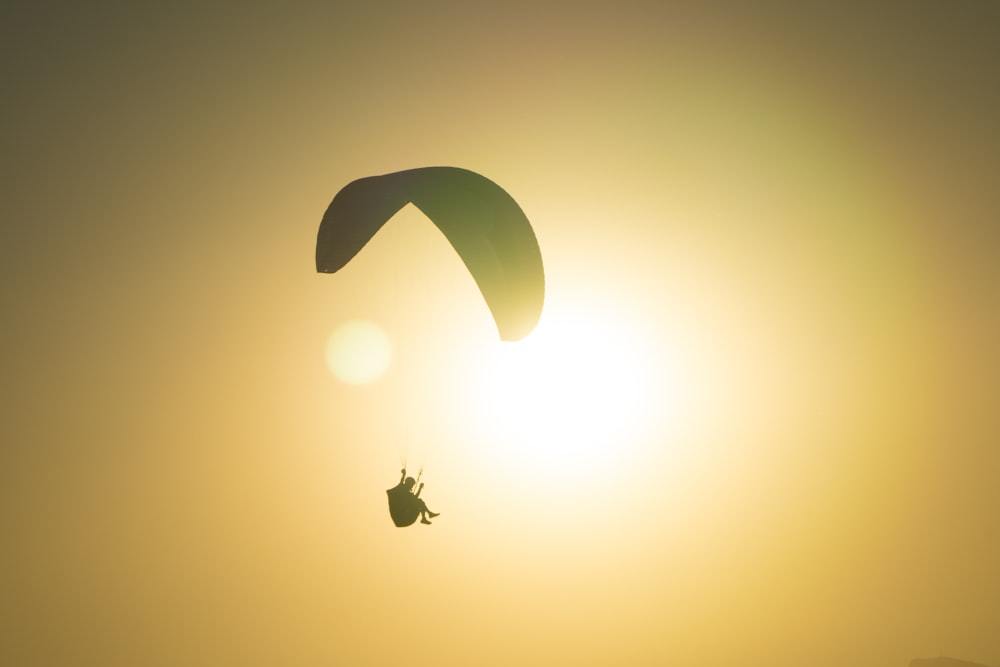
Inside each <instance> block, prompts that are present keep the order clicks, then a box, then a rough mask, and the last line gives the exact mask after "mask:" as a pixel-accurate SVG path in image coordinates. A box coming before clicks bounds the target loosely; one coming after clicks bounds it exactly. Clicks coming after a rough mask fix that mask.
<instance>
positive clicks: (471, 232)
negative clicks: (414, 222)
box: [316, 167, 545, 341]
mask: <svg viewBox="0 0 1000 667" xmlns="http://www.w3.org/2000/svg"><path fill="white" fill-rule="evenodd" d="M408 203H412V204H413V205H414V206H416V207H417V208H418V209H420V210H421V211H423V213H424V214H425V215H426V216H427V217H428V218H430V220H431V221H432V222H433V223H434V224H435V225H437V227H438V229H440V230H441V232H442V233H443V234H444V235H445V238H447V239H448V241H449V242H450V243H451V245H452V247H453V248H454V249H455V251H456V252H457V253H458V255H459V257H461V259H462V261H463V262H464V263H465V266H466V268H468V270H469V273H470V274H472V277H473V279H474V280H475V281H476V284H477V285H478V287H479V291H480V292H481V293H482V295H483V299H484V300H485V301H486V305H487V306H488V307H489V309H490V312H491V313H492V315H493V319H494V321H495V322H496V326H497V330H498V331H499V333H500V338H501V339H502V340H508V341H514V340H520V339H521V338H524V337H525V336H527V335H528V334H529V333H530V332H531V331H532V329H534V328H535V325H536V324H537V323H538V319H539V317H540V316H541V312H542V302H543V301H544V296H545V277H544V272H543V270H542V255H541V252H540V251H539V249H538V241H537V240H536V238H535V233H534V231H533V230H532V228H531V223H529V222H528V218H527V217H526V216H525V215H524V212H523V211H522V210H521V207H520V206H518V204H517V202H516V201H514V199H513V198H512V197H511V196H510V195H509V194H507V193H506V192H505V191H504V190H503V188H501V187H500V186H499V185H497V184H496V183H494V182H493V181H491V180H489V179H488V178H485V177H484V176H480V175H479V174H477V173H475V172H472V171H469V170H467V169H459V168H457V167H423V168H419V169H409V170H406V171H398V172H394V173H391V174H384V175H381V176H369V177H367V178H361V179H358V180H356V181H352V182H351V183H348V184H347V185H346V186H344V188H343V189H341V190H340V192H338V193H337V195H336V196H335V197H334V198H333V201H332V202H331V203H330V206H329V207H328V208H327V210H326V213H325V214H324V215H323V220H322V222H321V223H320V227H319V234H318V236H317V239H316V270H317V271H318V272H320V273H334V272H336V271H338V270H340V269H341V268H343V267H344V266H345V265H346V264H347V263H348V262H350V261H351V259H352V258H353V257H354V256H355V255H357V254H358V252H360V251H361V249H362V248H363V247H364V246H365V244H367V243H368V241H369V240H371V238H372V237H373V236H374V235H375V233H376V232H378V230H379V229H381V228H382V225H384V224H385V223H386V222H387V221H388V220H389V219H390V218H391V217H392V216H393V215H395V214H396V212H397V211H399V210H400V209H401V208H403V207H404V206H405V205H406V204H408Z"/></svg>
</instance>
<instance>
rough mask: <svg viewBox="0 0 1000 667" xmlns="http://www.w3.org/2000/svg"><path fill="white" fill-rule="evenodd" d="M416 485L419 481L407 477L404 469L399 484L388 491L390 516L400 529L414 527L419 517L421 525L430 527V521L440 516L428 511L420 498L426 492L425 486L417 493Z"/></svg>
mask: <svg viewBox="0 0 1000 667" xmlns="http://www.w3.org/2000/svg"><path fill="white" fill-rule="evenodd" d="M416 483H417V480H415V479H413V478H412V477H407V476H406V468H403V469H402V470H401V471H400V477H399V484H397V485H396V486H394V487H392V488H391V489H388V490H387V491H386V495H388V496H389V516H391V517H392V522H393V523H394V524H396V526H398V527H399V528H403V527H405V526H410V525H413V523H414V522H415V521H416V520H417V517H418V516H419V517H420V523H423V524H427V525H430V523H431V522H430V520H431V519H433V518H434V517H436V516H438V515H439V513H438V512H432V511H430V510H429V509H427V503H425V502H424V501H423V499H421V498H420V492H421V491H423V490H424V485H423V484H421V485H420V486H419V487H417V490H416V491H414V490H413V487H414V485H416Z"/></svg>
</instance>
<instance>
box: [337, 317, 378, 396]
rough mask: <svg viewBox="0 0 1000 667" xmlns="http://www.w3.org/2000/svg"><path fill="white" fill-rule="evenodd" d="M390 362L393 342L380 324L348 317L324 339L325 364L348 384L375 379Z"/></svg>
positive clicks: (365, 382)
mask: <svg viewBox="0 0 1000 667" xmlns="http://www.w3.org/2000/svg"><path fill="white" fill-rule="evenodd" d="M390 363H392V344H391V343H390V342H389V337H388V336H386V334H385V332H384V331H382V329H381V327H379V326H378V325H377V324H374V323H373V322H368V321H366V320H351V321H349V322H345V323H344V324H341V325H340V326H339V327H337V328H336V329H335V330H334V331H333V333H332V334H330V337H329V338H328V339H327V342H326V364H327V366H328V367H329V368H330V371H331V372H332V373H333V374H334V375H335V376H336V377H337V378H338V379H339V380H341V381H342V382H346V383H347V384H368V383H370V382H374V381H375V380H378V379H379V378H381V377H382V376H383V375H385V372H386V371H387V370H388V369H389V364H390Z"/></svg>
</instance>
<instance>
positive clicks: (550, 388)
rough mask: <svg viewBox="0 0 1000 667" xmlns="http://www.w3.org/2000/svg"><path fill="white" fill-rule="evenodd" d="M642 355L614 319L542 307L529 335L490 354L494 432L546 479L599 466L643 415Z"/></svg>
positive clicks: (646, 401)
mask: <svg viewBox="0 0 1000 667" xmlns="http://www.w3.org/2000/svg"><path fill="white" fill-rule="evenodd" d="M643 356H644V355H643V346H642V345H641V344H640V343H639V341H637V340H635V338H634V336H633V335H632V333H631V332H629V331H628V330H626V329H625V328H624V327H623V326H622V325H621V324H620V322H618V321H617V320H615V319H614V318H609V317H602V316H600V315H599V314H598V313H593V312H572V313H555V312H547V313H546V314H545V315H543V317H542V321H541V322H540V323H539V325H538V327H537V328H536V330H535V331H534V332H532V334H531V335H529V336H528V337H527V338H525V339H524V340H522V341H519V342H517V343H510V344H503V345H501V346H500V347H499V350H498V353H497V355H496V356H495V358H494V359H493V360H492V361H493V363H492V364H491V373H490V374H489V375H490V380H489V383H490V386H489V389H488V395H489V400H488V401H487V404H488V406H489V408H488V410H489V411H490V412H491V413H492V414H491V415H490V416H491V419H490V420H489V421H490V422H491V423H492V424H494V425H495V428H496V430H497V431H496V433H495V436H497V437H500V438H503V439H504V442H505V445H507V446H508V447H510V448H512V449H513V450H514V453H515V454H516V455H517V458H518V460H519V462H520V463H521V464H522V465H525V466H528V467H530V468H532V469H533V470H534V472H535V473H536V474H540V475H543V476H546V477H550V476H554V475H555V476H558V475H560V474H561V473H568V474H572V475H576V474H582V473H585V472H588V471H592V470H594V469H596V468H599V467H602V466H604V465H605V464H606V463H608V462H609V461H610V460H611V459H612V458H614V457H616V455H617V452H618V451H620V446H621V444H622V443H623V441H627V440H629V439H631V438H632V437H633V436H634V435H635V434H636V433H638V432H639V431H640V430H641V429H642V428H644V426H645V425H646V421H647V419H648V417H649V406H650V404H651V400H650V391H649V386H648V382H647V381H646V378H645V377H644V373H643V369H644V367H646V366H648V361H649V360H648V359H645V360H644V358H643ZM644 362H645V365H644Z"/></svg>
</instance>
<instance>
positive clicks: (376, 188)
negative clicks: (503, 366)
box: [316, 167, 545, 527]
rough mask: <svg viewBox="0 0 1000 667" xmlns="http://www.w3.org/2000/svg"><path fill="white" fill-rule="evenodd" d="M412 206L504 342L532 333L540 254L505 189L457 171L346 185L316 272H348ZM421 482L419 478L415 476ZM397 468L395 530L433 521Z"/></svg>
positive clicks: (540, 295) (541, 290)
mask: <svg viewBox="0 0 1000 667" xmlns="http://www.w3.org/2000/svg"><path fill="white" fill-rule="evenodd" d="M407 204H413V205H414V206H416V207H417V208H418V209H420V210H421V211H422V212H423V213H424V214H425V215H426V216H427V217H428V218H429V219H430V220H431V221H432V222H433V223H434V224H435V225H436V226H437V228H438V229H440V230H441V232H442V233H443V234H444V236H445V238H447V239H448V242H449V243H451V245H452V247H453V248H454V249H455V251H456V252H457V253H458V256H459V257H460V258H461V259H462V261H463V262H464V263H465V266H466V268H467V269H468V270H469V273H470V274H471V275H472V278H473V279H474V280H475V281H476V285H477V286H478V287H479V291H480V292H481V293H482V295H483V299H484V300H485V301H486V305H487V306H488V307H489V309H490V312H491V314H492V315H493V320H494V321H495V323H496V326H497V331H498V332H499V334H500V338H501V339H502V340H508V341H516V340H520V339H522V338H524V337H525V336H527V335H528V334H529V333H531V331H532V330H533V329H534V328H535V325H536V324H537V323H538V319H539V317H540V316H541V312H542V302H543V301H544V297H545V276H544V271H543V269H542V255H541V252H540V251H539V249H538V241H537V240H536V238H535V233H534V230H532V228H531V223H529V222H528V218H527V217H526V216H525V215H524V212H523V211H522V210H521V207H520V206H518V204H517V202H516V201H514V199H513V198H512V197H511V196H510V195H509V194H507V193H506V192H505V191H504V190H503V188H501V187H500V186H499V185H497V184H496V183H494V182H493V181H491V180H489V179H488V178H485V177H483V176H480V175H479V174H477V173H475V172H472V171H468V170H467V169H459V168H457V167H423V168H420V169H410V170H407V171H398V172H394V173H391V174H384V175H381V176H369V177H367V178H360V179H358V180H356V181H352V182H351V183H348V184H347V185H346V186H344V187H343V188H342V189H341V190H340V192H338V193H337V195H336V196H335V197H334V198H333V201H332V202H331V203H330V205H329V207H328V208H327V209H326V213H325V214H324V215H323V220H322V222H321V223H320V226H319V233H318V235H317V238H316V270H317V271H318V272H320V273H335V272H337V271H339V270H340V269H341V268H343V267H344V266H346V265H347V264H348V262H350V261H351V259H353V258H354V257H355V256H356V255H357V254H358V253H359V252H360V251H361V249H362V248H364V246H365V245H366V244H367V243H368V241H370V240H371V239H372V237H373V236H374V235H375V234H376V233H377V232H378V230H379V229H381V228H382V226H383V225H384V224H385V223H386V222H388V220H389V219H390V218H392V217H393V216H394V215H395V214H396V213H397V212H398V211H399V210H400V209H401V208H403V207H404V206H406V205H407ZM418 477H419V476H418ZM416 484H417V480H415V479H413V478H412V477H407V476H406V468H405V465H404V468H403V470H402V476H401V477H400V480H399V484H397V485H396V486H395V487H393V488H391V489H388V490H387V492H386V493H387V495H388V500H389V514H390V516H391V517H392V521H393V523H394V524H395V525H396V526H399V527H403V526H410V525H413V524H414V523H415V522H416V520H417V517H420V522H421V523H423V524H429V523H430V519H432V518H434V517H435V516H438V515H437V513H435V512H431V511H430V510H429V509H428V508H427V504H426V503H425V502H424V501H423V500H422V499H421V498H420V492H421V491H422V490H423V484H421V485H420V486H419V487H417V489H416V491H414V486H415V485H416Z"/></svg>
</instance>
